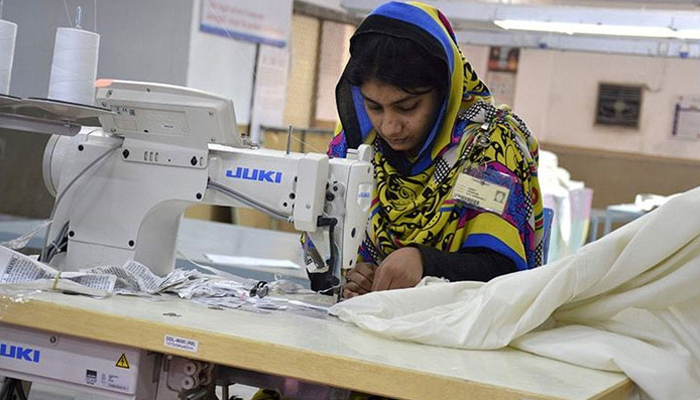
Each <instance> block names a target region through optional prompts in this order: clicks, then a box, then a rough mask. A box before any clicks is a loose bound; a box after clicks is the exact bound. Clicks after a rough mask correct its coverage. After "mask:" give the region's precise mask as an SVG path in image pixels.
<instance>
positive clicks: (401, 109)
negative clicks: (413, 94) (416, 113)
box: [397, 101, 420, 113]
mask: <svg viewBox="0 0 700 400" xmlns="http://www.w3.org/2000/svg"><path fill="white" fill-rule="evenodd" d="M418 103H420V102H419V101H417V102H415V103H413V104H411V105H402V106H400V107H397V110H399V112H402V113H409V112H411V111H413V110H415V109H416V108H418Z"/></svg>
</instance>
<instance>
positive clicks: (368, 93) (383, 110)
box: [360, 78, 439, 156]
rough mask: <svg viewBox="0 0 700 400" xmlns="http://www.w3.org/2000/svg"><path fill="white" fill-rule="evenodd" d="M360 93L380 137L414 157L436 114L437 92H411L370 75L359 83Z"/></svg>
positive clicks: (433, 90)
mask: <svg viewBox="0 0 700 400" xmlns="http://www.w3.org/2000/svg"><path fill="white" fill-rule="evenodd" d="M426 90H427V89H426ZM416 91H417V92H419V93H420V92H423V90H420V89H417V90H416ZM360 92H361V93H362V97H363V98H364V100H365V110H367V115H368V116H369V119H370V120H371V121H372V125H373V126H374V129H376V130H377V133H378V134H379V136H381V137H382V138H383V139H384V140H385V141H386V142H387V143H388V144H389V146H391V148H392V149H394V150H395V151H404V152H406V153H407V154H408V155H409V156H416V155H417V153H418V151H420V149H421V147H422V146H423V142H425V138H426V137H427V136H428V133H430V128H431V127H432V126H433V123H434V121H435V117H436V115H437V111H438V101H439V99H438V94H437V91H436V90H435V89H432V90H429V91H426V92H425V93H422V94H411V93H407V92H404V91H403V90H401V89H399V88H397V87H396V86H392V85H389V84H386V83H383V82H381V81H379V80H377V79H376V78H373V79H371V80H369V81H367V82H365V83H364V84H362V86H360Z"/></svg>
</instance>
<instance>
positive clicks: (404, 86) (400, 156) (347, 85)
mask: <svg viewBox="0 0 700 400" xmlns="http://www.w3.org/2000/svg"><path fill="white" fill-rule="evenodd" d="M350 53H351V58H350V61H349V62H348V65H347V67H346V69H345V71H344V73H343V75H342V77H341V79H340V82H339V83H338V86H337V88H336V100H337V104H338V111H339V114H340V120H341V124H342V126H341V127H340V129H338V131H337V134H336V136H335V137H334V138H333V140H332V142H331V144H330V149H329V155H331V156H334V157H345V156H346V153H347V149H348V148H356V147H357V146H359V145H360V144H363V143H366V144H371V145H372V146H373V147H374V151H375V154H374V159H373V165H374V174H375V180H376V187H375V191H374V193H373V202H372V207H371V212H370V222H369V226H368V230H367V236H366V238H365V240H364V242H363V244H362V246H361V248H360V260H359V261H360V262H359V263H358V265H357V267H355V268H354V269H353V270H351V271H350V272H349V273H348V275H347V284H346V285H345V289H344V296H345V297H353V296H357V295H360V294H364V293H367V292H369V291H375V290H386V289H397V288H405V287H412V286H415V285H416V284H417V283H418V282H419V281H420V280H421V279H422V278H423V277H425V276H438V277H444V278H447V279H449V280H451V281H458V280H479V281H488V280H490V279H492V278H494V277H496V276H499V275H503V274H507V273H510V272H515V271H518V270H524V269H528V268H534V267H537V266H538V265H540V264H541V263H542V262H541V260H542V222H543V215H542V202H541V199H540V196H539V184H538V181H537V149H538V146H537V141H536V140H535V138H534V137H533V136H531V135H530V133H529V131H528V130H527V128H526V127H525V125H524V124H523V123H522V121H520V119H518V118H517V117H516V116H515V115H514V114H512V112H511V111H510V109H509V108H507V106H501V107H499V108H496V107H494V106H493V99H492V97H491V94H490V93H489V90H488V88H487V87H486V85H485V84H484V83H483V82H482V81H481V80H479V78H478V76H477V75H476V73H475V72H474V70H473V69H472V67H471V65H470V64H469V62H468V61H467V60H466V58H465V57H464V56H463V55H462V53H461V51H460V50H459V47H458V46H457V43H456V40H455V36H454V32H453V31H452V28H451V26H450V23H449V21H448V20H447V18H445V16H444V15H442V13H440V12H439V11H438V10H437V9H435V8H434V7H431V6H428V5H425V4H421V3H398V2H391V3H386V4H384V5H381V6H380V7H378V8H377V9H375V10H374V11H373V12H372V13H371V14H370V15H369V16H367V17H366V18H365V19H364V20H363V21H362V23H361V24H360V26H359V27H358V28H357V31H356V32H355V34H354V35H353V37H352V38H351V42H350ZM460 175H464V176H463V177H461V178H460ZM458 179H459V180H460V191H456V190H455V185H456V184H457V182H458ZM484 181H486V182H487V184H486V185H485V187H488V188H487V189H484V190H482V189H479V188H478V185H476V186H475V185H473V182H481V183H482V184H483V182H484ZM465 182H467V184H469V183H470V182H471V183H472V184H471V186H472V187H476V188H477V189H476V190H477V193H476V194H474V193H472V194H471V195H474V196H476V197H475V198H469V195H467V196H466V197H465V196H461V197H460V196H457V197H459V199H455V197H456V195H457V194H461V195H465V192H463V187H464V184H465ZM494 185H495V186H494ZM494 187H495V188H501V189H504V190H503V191H501V192H499V193H500V194H498V195H497V196H496V197H497V198H496V200H499V201H501V200H504V198H505V197H504V195H507V196H508V197H507V201H506V203H505V204H504V205H503V206H502V208H499V207H493V204H492V201H491V200H488V199H481V200H479V199H480V197H479V196H486V194H488V193H487V192H488V191H489V190H491V189H493V188H494ZM481 192H483V193H481ZM463 200H465V201H463ZM492 200H493V199H492ZM474 203H478V206H474Z"/></svg>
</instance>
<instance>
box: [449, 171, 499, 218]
mask: <svg viewBox="0 0 700 400" xmlns="http://www.w3.org/2000/svg"><path fill="white" fill-rule="evenodd" d="M453 193H454V197H455V198H456V199H458V200H461V201H463V202H464V203H466V204H467V205H469V206H472V207H477V208H482V209H484V210H489V211H493V212H495V213H497V214H503V211H504V210H505V207H506V204H508V196H509V195H510V189H508V188H507V187H505V186H501V185H497V184H495V183H492V182H488V181H485V180H481V179H478V178H475V177H473V176H471V175H468V174H465V173H461V174H459V177H457V183H455V187H454V190H453Z"/></svg>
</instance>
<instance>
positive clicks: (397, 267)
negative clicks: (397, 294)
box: [372, 247, 423, 292]
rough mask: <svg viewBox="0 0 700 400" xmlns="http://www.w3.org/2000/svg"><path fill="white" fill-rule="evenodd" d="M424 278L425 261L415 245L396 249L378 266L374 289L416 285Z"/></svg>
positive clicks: (373, 284)
mask: <svg viewBox="0 0 700 400" xmlns="http://www.w3.org/2000/svg"><path fill="white" fill-rule="evenodd" d="M421 279H423V261H422V260H421V256H420V251H419V250H418V249H417V248H415V247H404V248H402V249H398V250H395V251H394V252H393V253H391V254H389V255H388V256H387V258H385V259H384V261H383V262H382V263H381V265H379V267H377V270H376V272H375V273H374V281H373V283H372V291H373V292H374V291H378V290H389V289H402V288H409V287H414V286H416V284H418V282H420V280H421Z"/></svg>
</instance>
